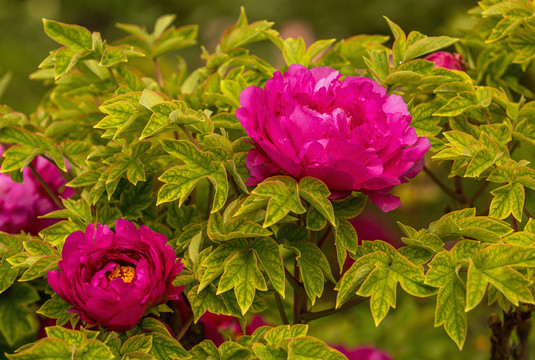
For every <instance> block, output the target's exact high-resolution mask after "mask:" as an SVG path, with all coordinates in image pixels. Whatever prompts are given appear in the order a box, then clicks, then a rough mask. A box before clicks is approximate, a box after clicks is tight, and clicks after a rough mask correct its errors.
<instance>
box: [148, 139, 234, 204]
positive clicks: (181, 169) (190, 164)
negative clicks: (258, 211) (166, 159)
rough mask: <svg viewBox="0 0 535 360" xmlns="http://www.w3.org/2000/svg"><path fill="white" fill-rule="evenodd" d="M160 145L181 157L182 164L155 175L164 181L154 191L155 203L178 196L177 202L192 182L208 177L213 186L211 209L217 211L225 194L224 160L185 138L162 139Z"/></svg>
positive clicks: (181, 198)
mask: <svg viewBox="0 0 535 360" xmlns="http://www.w3.org/2000/svg"><path fill="white" fill-rule="evenodd" d="M162 145H163V148H164V150H165V151H167V152H168V153H169V154H171V155H173V156H175V157H177V158H179V159H181V160H182V161H183V162H184V163H185V165H180V166H175V167H173V168H171V169H169V170H167V171H166V172H165V173H163V174H162V176H160V177H159V180H161V181H163V182H164V183H165V185H164V186H162V188H161V189H160V191H159V192H158V205H159V204H161V203H164V202H168V201H173V200H176V199H179V206H181V205H182V204H183V203H184V201H185V200H186V198H187V196H188V195H189V194H190V193H191V192H192V191H193V189H194V188H195V186H196V184H197V183H198V182H199V181H200V180H201V179H203V178H205V177H208V179H209V180H210V181H211V182H212V184H213V185H214V187H215V189H216V190H215V196H214V203H213V205H212V211H211V212H212V213H214V212H217V211H219V210H220V209H221V208H222V207H223V205H225V201H226V199H227V195H228V180H227V172H226V171H225V166H224V164H223V163H222V162H221V161H217V160H216V157H215V155H214V153H212V152H210V151H202V150H199V149H197V148H196V147H195V145H193V144H192V143H190V142H189V141H184V140H183V141H172V140H164V141H162Z"/></svg>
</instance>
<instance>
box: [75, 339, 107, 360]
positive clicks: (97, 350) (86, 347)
mask: <svg viewBox="0 0 535 360" xmlns="http://www.w3.org/2000/svg"><path fill="white" fill-rule="evenodd" d="M76 358H77V359H99V360H100V359H103V360H112V359H114V358H115V356H114V355H113V353H112V351H111V350H110V348H108V347H107V346H106V345H105V344H104V343H102V342H100V341H98V340H87V341H86V342H85V343H84V344H83V345H82V346H81V347H80V348H79V349H78V352H77V353H76Z"/></svg>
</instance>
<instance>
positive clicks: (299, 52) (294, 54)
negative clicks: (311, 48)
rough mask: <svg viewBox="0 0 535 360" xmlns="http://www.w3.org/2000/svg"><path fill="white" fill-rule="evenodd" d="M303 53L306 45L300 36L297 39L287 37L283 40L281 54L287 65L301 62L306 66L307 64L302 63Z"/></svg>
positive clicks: (303, 60)
mask: <svg viewBox="0 0 535 360" xmlns="http://www.w3.org/2000/svg"><path fill="white" fill-rule="evenodd" d="M305 54H306V45H305V40H303V38H302V37H299V38H297V39H295V38H291V37H289V38H287V39H285V40H284V42H283V46H282V55H283V56H284V60H285V61H286V64H287V65H292V64H302V65H305V66H307V65H308V64H305V63H304V62H305V59H304V57H305Z"/></svg>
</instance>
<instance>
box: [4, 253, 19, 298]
mask: <svg viewBox="0 0 535 360" xmlns="http://www.w3.org/2000/svg"><path fill="white" fill-rule="evenodd" d="M18 274H19V269H17V268H14V267H13V266H12V265H11V264H10V263H9V262H7V260H2V261H1V262H0V294H1V293H2V292H4V291H5V290H6V289H7V288H9V287H10V286H11V285H12V284H13V282H14V281H15V279H16V278H17V275H18Z"/></svg>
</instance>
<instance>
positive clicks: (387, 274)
mask: <svg viewBox="0 0 535 360" xmlns="http://www.w3.org/2000/svg"><path fill="white" fill-rule="evenodd" d="M376 254H377V255H376V258H375V259H373V260H374V265H375V269H374V270H372V272H371V273H370V275H369V276H368V277H367V278H366V280H365V281H364V282H363V283H362V286H361V287H360V289H359V290H358V292H357V295H359V296H370V297H371V298H370V308H371V311H372V315H373V318H374V320H375V324H376V325H378V324H379V323H380V322H381V321H382V320H383V318H384V317H385V316H386V314H387V313H388V311H389V309H390V307H395V306H396V286H397V283H398V282H399V283H400V285H401V287H402V288H403V290H405V291H406V292H408V293H409V294H411V295H414V296H429V295H432V294H433V293H434V292H435V289H433V288H431V287H429V286H427V285H425V284H424V280H425V277H424V274H423V272H422V269H421V268H419V267H418V266H416V265H414V264H413V263H411V262H410V261H408V260H407V259H406V258H405V257H403V256H402V255H400V254H399V253H398V252H394V253H393V254H394V255H393V258H390V256H388V255H387V254H385V253H384V252H377V253H376Z"/></svg>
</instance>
